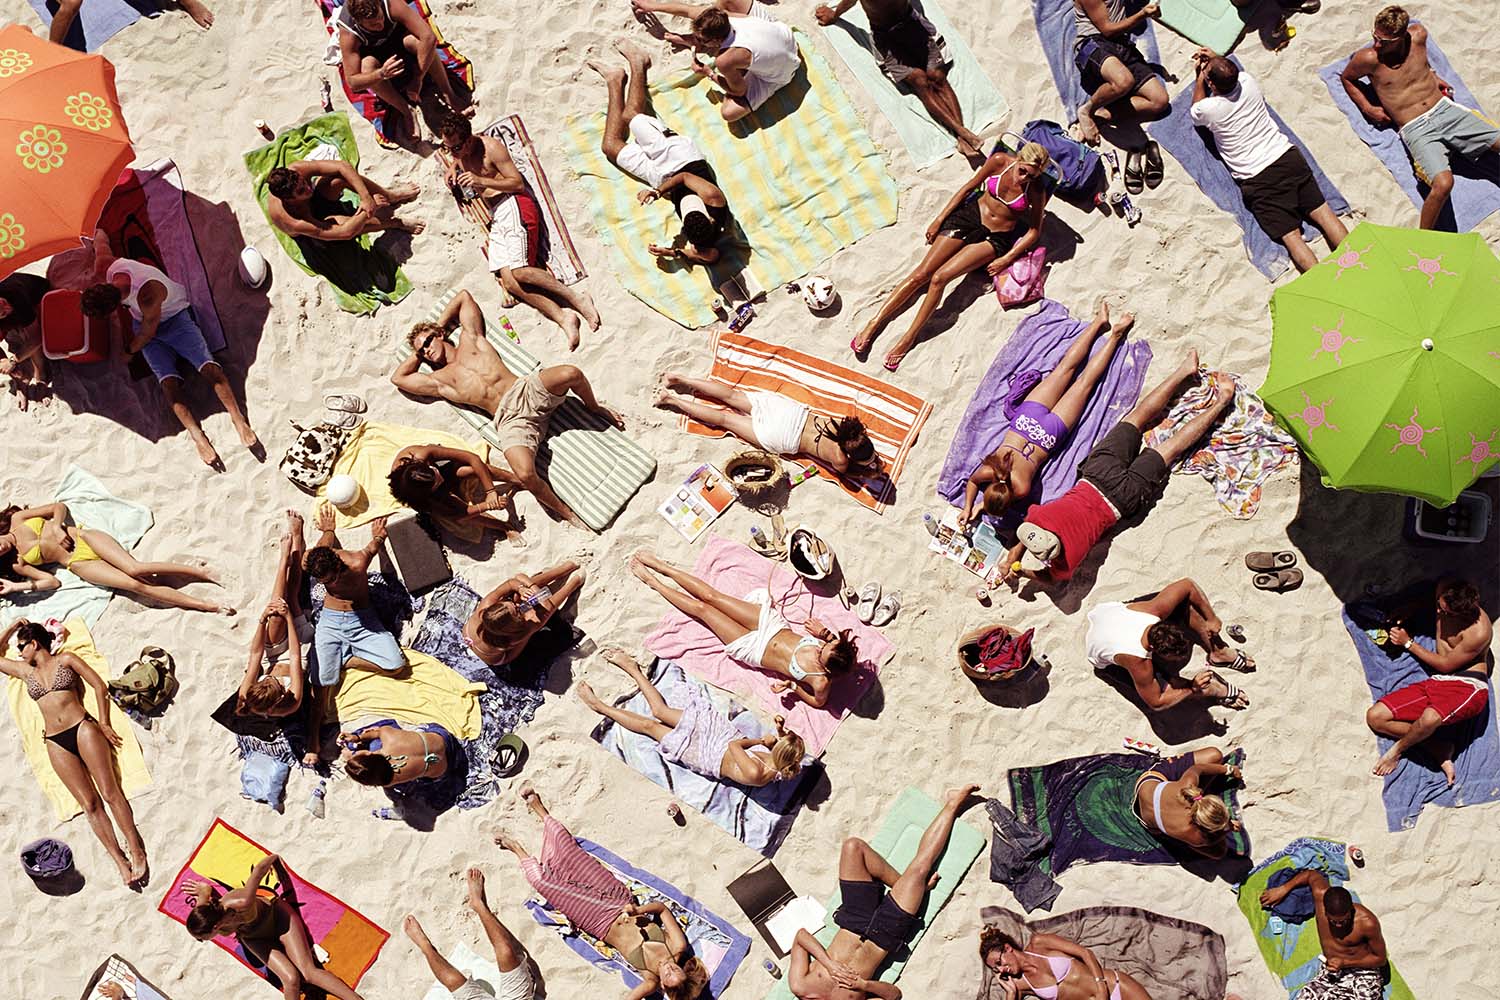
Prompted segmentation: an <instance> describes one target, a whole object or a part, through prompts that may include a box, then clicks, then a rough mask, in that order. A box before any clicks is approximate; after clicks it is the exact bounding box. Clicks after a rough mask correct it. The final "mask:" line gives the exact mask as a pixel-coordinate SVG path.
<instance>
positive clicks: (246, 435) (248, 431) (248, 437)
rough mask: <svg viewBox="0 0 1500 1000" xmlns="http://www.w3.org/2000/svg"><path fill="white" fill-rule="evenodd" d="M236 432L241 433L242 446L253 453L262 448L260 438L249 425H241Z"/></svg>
mask: <svg viewBox="0 0 1500 1000" xmlns="http://www.w3.org/2000/svg"><path fill="white" fill-rule="evenodd" d="M235 430H237V431H239V432H240V444H242V445H244V446H245V447H246V448H249V449H251V450H252V451H253V450H254V449H256V448H258V447H260V438H258V437H256V436H255V430H254V429H253V428H252V427H251V426H250V425H249V424H239V425H237V426H236V427H235Z"/></svg>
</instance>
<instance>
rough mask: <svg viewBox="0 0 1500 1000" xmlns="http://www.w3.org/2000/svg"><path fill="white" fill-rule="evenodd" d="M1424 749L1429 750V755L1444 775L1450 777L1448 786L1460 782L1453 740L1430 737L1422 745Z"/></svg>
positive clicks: (1450, 786)
mask: <svg viewBox="0 0 1500 1000" xmlns="http://www.w3.org/2000/svg"><path fill="white" fill-rule="evenodd" d="M1422 749H1424V750H1426V751H1427V755H1428V756H1429V757H1431V758H1432V760H1433V762H1434V763H1435V764H1437V766H1438V768H1439V769H1440V770H1442V772H1443V777H1445V778H1447V779H1448V787H1449V788H1452V787H1453V786H1454V785H1455V784H1456V783H1457V782H1458V771H1457V770H1456V769H1455V768H1454V766H1453V741H1452V740H1431V739H1430V740H1428V741H1427V742H1426V743H1424V744H1423V745H1422Z"/></svg>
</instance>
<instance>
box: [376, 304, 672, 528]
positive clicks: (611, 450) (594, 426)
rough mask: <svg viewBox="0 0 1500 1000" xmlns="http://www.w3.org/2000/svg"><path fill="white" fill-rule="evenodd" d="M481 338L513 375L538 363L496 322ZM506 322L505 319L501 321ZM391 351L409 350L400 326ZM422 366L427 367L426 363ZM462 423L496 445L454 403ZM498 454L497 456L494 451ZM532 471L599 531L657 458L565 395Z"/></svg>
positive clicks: (481, 422) (482, 420) (486, 429)
mask: <svg viewBox="0 0 1500 1000" xmlns="http://www.w3.org/2000/svg"><path fill="white" fill-rule="evenodd" d="M453 296H454V292H451V291H450V292H449V293H448V294H446V295H444V296H443V297H442V298H441V299H439V300H438V302H437V304H436V305H434V306H433V307H432V311H431V312H429V313H428V314H427V315H426V316H425V317H423V318H424V319H425V320H426V321H428V322H430V323H436V322H437V320H438V318H439V317H440V316H441V315H442V314H443V310H444V309H446V308H447V307H448V303H449V302H450V301H451V300H452V299H453ZM484 322H485V339H486V340H488V341H489V342H490V343H491V344H492V345H494V348H495V351H496V352H497V353H498V354H499V355H500V360H501V361H503V362H505V367H507V368H509V369H510V370H511V371H512V372H513V373H514V374H516V375H525V374H527V373H529V372H534V371H536V370H537V369H538V368H540V367H542V363H541V362H540V361H538V360H537V359H536V358H534V357H532V356H531V355H530V354H529V353H527V351H526V349H525V348H524V347H522V346H521V345H520V343H519V342H518V341H515V340H512V339H511V337H509V336H507V335H506V333H505V332H504V331H503V330H502V329H501V327H500V326H499V325H497V324H495V323H492V322H491V321H490V320H489V318H488V317H486V318H485V321H484ZM505 325H506V326H509V324H508V323H506V324H505ZM398 336H399V338H400V339H399V341H398V342H397V345H396V357H397V358H399V359H400V360H402V361H405V360H406V359H407V358H409V357H410V356H411V344H410V342H409V341H408V340H407V339H406V334H405V332H404V331H402V332H401V333H399V334H398ZM422 368H423V370H424V371H430V370H431V369H429V368H428V367H427V366H426V365H425V364H424V365H423V366H422ZM454 409H455V410H457V411H458V414H459V416H460V417H462V418H463V421H464V423H466V424H468V425H469V426H470V427H472V428H474V429H475V430H476V431H478V432H479V436H480V437H481V438H483V439H484V441H485V442H486V443H487V444H489V445H490V446H491V447H492V448H493V447H495V442H496V439H495V435H494V430H493V429H492V428H491V426H490V425H491V423H492V420H491V418H490V416H489V415H488V414H486V413H483V412H482V411H479V410H475V409H472V408H470V407H465V406H455V407H454ZM497 458H498V456H497ZM536 468H537V472H538V473H540V474H541V476H542V478H543V479H545V480H547V482H548V484H549V485H551V487H552V489H553V491H554V492H555V493H556V494H557V495H558V496H559V497H561V498H562V500H563V502H564V503H566V504H567V505H568V506H569V507H571V508H573V512H574V513H576V514H577V515H578V516H579V517H580V518H582V519H583V521H584V523H585V524H587V525H588V526H589V527H590V528H593V529H594V530H595V531H603V530H604V528H605V526H607V525H608V524H609V522H610V521H612V520H614V518H615V515H616V514H618V513H619V512H620V511H621V510H622V509H624V507H625V505H626V504H627V503H629V502H630V498H631V497H633V496H635V494H636V491H638V490H639V489H640V488H641V487H642V486H643V485H645V483H646V481H647V480H649V479H650V478H651V476H652V474H653V473H655V471H656V459H655V458H653V457H652V456H651V455H650V453H649V452H647V451H646V450H645V449H644V448H642V447H641V446H640V445H638V444H636V443H635V442H634V441H632V440H631V439H630V438H628V437H626V436H625V434H624V433H623V432H622V431H621V430H620V429H619V428H617V427H615V426H614V425H612V424H610V423H609V422H608V421H607V420H605V419H604V418H603V417H601V416H600V415H599V414H597V413H593V412H591V411H589V410H588V409H587V408H585V407H584V405H583V403H582V402H581V401H580V400H579V399H578V398H577V397H575V396H569V397H568V398H567V399H566V400H565V401H564V402H563V404H562V405H561V406H559V407H558V408H557V410H556V411H555V412H554V413H553V414H552V419H551V420H550V421H549V422H548V430H547V436H546V438H545V439H543V441H542V446H541V447H540V448H539V449H537V454H536Z"/></svg>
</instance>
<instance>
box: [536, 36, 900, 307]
mask: <svg viewBox="0 0 1500 1000" xmlns="http://www.w3.org/2000/svg"><path fill="white" fill-rule="evenodd" d="M799 41H800V43H801V48H802V68H801V69H800V70H798V72H797V75H796V76H795V77H794V78H793V79H792V82H791V83H788V84H787V85H786V86H785V87H783V88H781V90H779V91H777V92H776V93H775V94H774V95H772V97H771V98H770V100H768V101H767V102H766V103H765V104H763V105H762V106H761V107H760V109H759V110H758V111H756V112H755V113H754V114H752V115H750V116H748V117H747V118H745V119H743V120H742V121H739V122H736V123H735V124H733V125H726V124H725V123H724V121H723V119H722V118H720V117H719V105H718V103H717V101H710V100H709V96H708V94H709V90H710V89H711V88H710V85H709V84H708V82H707V81H706V80H704V78H703V77H701V76H699V75H697V74H696V73H692V72H689V73H687V74H685V75H682V76H678V77H677V78H675V79H672V80H664V81H658V82H657V83H656V84H654V85H653V86H652V88H651V101H652V108H653V113H654V114H655V115H656V117H657V118H659V119H661V121H662V122H663V123H664V124H665V125H666V126H667V127H668V128H670V129H672V130H673V131H674V132H677V133H679V134H681V135H684V136H687V137H688V138H690V139H692V140H693V142H695V143H696V144H697V145H698V148H699V149H700V150H702V151H703V156H704V158H705V159H706V160H707V161H708V163H709V164H710V165H711V166H712V167H713V169H714V173H715V174H716V175H717V177H718V184H719V187H720V188H722V189H723V191H724V195H725V197H726V198H727V199H728V201H729V208H730V211H731V212H732V213H733V215H734V221H733V223H732V224H731V227H730V232H731V234H733V233H735V231H736V230H739V231H741V232H742V234H743V243H739V244H736V245H729V244H728V243H726V244H725V245H724V246H722V247H721V248H720V249H721V251H722V252H723V257H722V258H721V260H720V262H719V263H718V264H717V265H715V266H714V267H712V268H702V267H698V266H696V265H695V266H692V267H685V266H682V263H681V262H667V263H666V266H660V265H658V262H657V258H655V257H653V256H652V255H651V253H650V252H649V251H648V250H647V249H646V247H647V245H648V244H651V243H658V244H668V243H671V242H672V240H673V239H674V238H675V237H676V235H677V233H678V229H679V228H680V227H679V226H678V224H677V220H676V216H675V215H674V214H673V212H672V206H671V203H670V202H669V201H667V200H665V199H661V200H658V201H656V202H654V203H652V204H650V205H641V204H640V203H639V202H638V201H636V195H637V194H639V193H640V191H641V190H642V186H641V184H640V182H638V181H636V180H635V179H634V178H632V177H631V176H630V175H629V174H626V173H625V172H624V171H622V170H620V169H619V168H618V167H616V166H615V165H614V164H612V163H610V162H609V161H608V160H607V159H605V157H604V153H603V152H602V151H601V150H600V149H599V144H600V142H601V140H602V139H603V136H604V115H602V114H598V113H594V114H584V115H574V116H572V117H569V118H568V119H566V122H565V124H564V128H565V130H566V133H565V135H566V138H565V143H566V146H567V151H568V159H569V163H570V164H571V166H572V168H573V170H574V172H575V173H576V174H577V175H578V179H579V183H580V185H581V186H582V188H583V192H584V198H585V201H586V202H587V203H588V205H589V206H590V207H591V208H592V209H593V212H594V228H595V229H596V230H597V231H598V233H599V238H600V239H601V240H603V241H604V242H605V243H606V244H607V245H609V246H610V247H612V248H614V250H615V253H614V254H613V255H612V257H613V261H614V267H615V272H616V275H617V277H618V278H619V280H620V284H622V285H624V286H625V289H626V290H627V291H628V292H630V294H632V295H634V296H635V297H636V298H638V299H640V300H641V301H642V302H644V303H646V305H648V306H650V307H651V308H652V309H655V310H656V311H657V312H659V313H661V314H662V315H664V316H667V317H668V318H670V319H672V320H675V321H676V322H678V323H681V324H682V325H683V326H686V327H700V326H705V325H707V324H709V323H712V322H713V321H714V318H715V317H714V311H713V299H714V296H715V295H716V294H717V293H716V289H717V288H718V286H719V285H720V284H722V283H723V282H724V281H725V280H727V279H728V278H730V277H733V276H734V275H735V274H737V273H738V272H739V271H741V270H742V269H744V268H746V267H748V268H749V270H750V272H751V274H753V275H754V277H755V279H756V281H758V282H759V284H760V285H761V287H763V288H767V289H774V288H775V287H776V286H777V285H781V284H784V283H786V282H788V281H791V280H793V279H795V278H798V277H801V276H802V275H804V274H807V273H808V272H810V271H812V270H813V269H814V268H815V267H817V266H818V265H819V264H820V263H821V262H822V261H824V260H826V259H827V258H828V257H829V256H830V255H832V254H833V253H834V252H836V251H838V250H840V249H842V248H843V247H846V246H849V245H850V244H852V243H854V242H855V241H856V240H858V239H860V238H861V237H863V236H865V235H867V234H869V233H872V232H874V231H875V230H877V229H880V228H881V227H883V226H889V225H891V224H892V223H894V222H895V221H896V182H895V180H894V179H892V177H891V175H890V174H889V173H888V172H887V171H886V168H885V164H884V162H883V161H882V159H881V156H880V153H879V152H878V151H877V150H876V149H875V144H874V143H873V142H871V141H870V137H869V135H868V134H867V133H866V132H865V130H864V127H863V126H862V125H861V124H860V121H859V118H858V116H857V115H856V114H855V112H854V107H853V106H852V105H851V104H850V103H849V98H848V97H846V96H845V94H844V92H843V90H842V89H841V88H840V86H839V83H838V81H837V80H836V79H835V78H834V75H833V72H832V70H831V69H830V67H829V65H828V63H827V61H826V60H824V59H823V57H821V56H819V55H818V54H817V53H816V52H814V51H812V46H811V45H809V44H808V40H807V38H806V37H805V36H802V35H800V33H799ZM736 238H737V237H736Z"/></svg>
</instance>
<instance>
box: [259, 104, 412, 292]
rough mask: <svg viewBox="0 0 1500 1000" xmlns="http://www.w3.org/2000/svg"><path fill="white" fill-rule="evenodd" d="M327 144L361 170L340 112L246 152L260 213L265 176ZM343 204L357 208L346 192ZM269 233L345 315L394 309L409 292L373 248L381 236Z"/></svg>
mask: <svg viewBox="0 0 1500 1000" xmlns="http://www.w3.org/2000/svg"><path fill="white" fill-rule="evenodd" d="M323 145H329V146H333V147H334V148H336V149H337V150H338V151H339V156H340V158H341V159H342V160H343V161H344V162H345V163H347V164H349V166H351V167H354V168H356V169H358V167H359V147H358V146H357V145H355V142H354V132H353V131H352V130H351V129H350V128H349V118H348V116H347V115H345V114H344V113H343V112H342V111H336V112H333V113H331V114H326V115H321V116H319V117H317V118H314V119H312V120H311V121H309V122H305V123H303V124H301V125H296V126H293V127H292V128H289V129H287V130H286V131H284V132H282V133H281V134H280V135H278V136H277V137H276V138H275V139H273V140H271V141H270V142H268V143H266V145H264V146H261V147H260V148H259V149H252V150H251V151H250V152H248V153H246V154H245V167H246V168H247V169H248V170H249V171H250V176H251V177H252V178H253V179H254V181H255V200H256V202H257V203H259V205H260V210H261V211H262V212H264V211H266V205H267V204H268V202H269V201H270V192H269V191H267V190H266V175H267V174H269V173H270V172H271V171H272V170H274V169H276V168H277V167H284V166H286V165H287V164H288V163H295V162H297V161H298V160H305V159H307V158H308V154H309V153H311V152H313V150H315V149H317V148H318V147H319V146H323ZM344 203H345V204H346V205H348V206H349V210H350V211H351V212H352V211H354V209H355V208H357V207H358V204H357V200H356V199H355V197H354V195H352V194H345V196H344ZM270 221H271V217H270V216H269V215H267V216H266V222H267V223H269V222H270ZM271 231H272V232H273V233H275V235H276V242H278V243H280V244H281V249H283V250H285V251H286V254H287V256H288V257H290V258H292V260H294V261H296V262H297V266H298V267H300V268H302V270H304V271H306V272H307V273H308V274H315V275H317V276H318V277H320V278H323V279H324V280H325V281H327V282H328V283H329V285H331V286H333V294H334V296H335V297H336V298H337V299H338V303H339V308H340V309H343V310H344V311H345V312H352V313H356V314H358V315H361V316H368V315H371V314H373V313H374V312H375V310H377V309H379V308H380V307H381V306H383V305H385V306H388V305H393V304H395V303H397V302H400V301H401V300H402V299H404V298H406V296H407V295H409V294H411V282H409V281H407V280H406V275H405V274H403V273H401V268H400V267H399V266H397V264H396V262H395V261H394V260H392V259H391V258H390V256H389V255H388V254H386V253H385V251H383V250H377V249H375V245H374V244H375V240H376V239H377V236H378V234H374V233H367V234H366V235H364V236H361V237H360V238H359V239H357V240H349V241H347V242H341V243H324V242H323V241H321V240H313V239H306V238H298V237H295V236H288V235H287V234H286V233H283V232H282V231H281V230H279V229H277V228H276V227H275V226H271Z"/></svg>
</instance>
